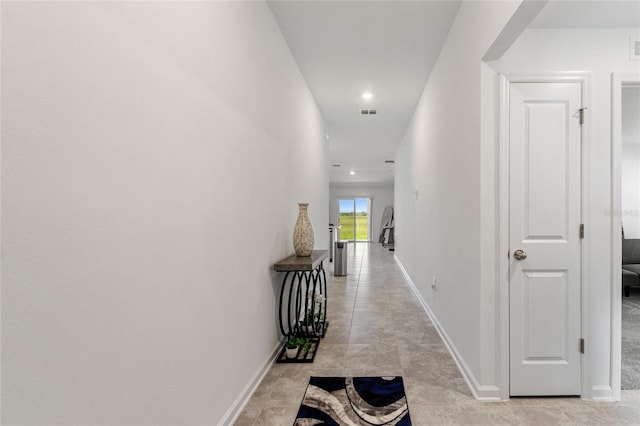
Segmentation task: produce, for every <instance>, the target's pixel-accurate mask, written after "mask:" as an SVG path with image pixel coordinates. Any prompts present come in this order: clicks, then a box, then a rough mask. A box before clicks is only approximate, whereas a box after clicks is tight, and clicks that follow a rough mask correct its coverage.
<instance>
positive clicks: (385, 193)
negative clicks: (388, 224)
mask: <svg viewBox="0 0 640 426" xmlns="http://www.w3.org/2000/svg"><path fill="white" fill-rule="evenodd" d="M340 198H373V200H372V202H371V220H372V238H371V240H372V241H374V242H377V241H378V238H379V236H380V225H381V223H382V214H383V213H384V209H385V208H386V207H387V206H391V207H393V187H392V186H387V185H367V184H332V185H331V186H330V187H329V222H330V223H333V224H336V225H337V224H339V223H340V217H339V215H338V199H340Z"/></svg>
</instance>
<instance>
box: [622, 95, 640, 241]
mask: <svg viewBox="0 0 640 426" xmlns="http://www.w3.org/2000/svg"><path fill="white" fill-rule="evenodd" d="M622 110H623V111H624V113H623V116H622V170H621V172H622V176H621V179H622V191H621V204H622V212H621V214H622V225H623V226H624V231H625V237H626V238H640V131H639V130H640V87H638V86H630V87H624V88H623V89H622Z"/></svg>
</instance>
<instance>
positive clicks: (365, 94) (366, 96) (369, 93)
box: [362, 92, 373, 100]
mask: <svg viewBox="0 0 640 426" xmlns="http://www.w3.org/2000/svg"><path fill="white" fill-rule="evenodd" d="M372 98H373V93H371V92H364V93H363V94H362V99H367V100H369V99H372Z"/></svg>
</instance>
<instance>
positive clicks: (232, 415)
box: [218, 341, 282, 426]
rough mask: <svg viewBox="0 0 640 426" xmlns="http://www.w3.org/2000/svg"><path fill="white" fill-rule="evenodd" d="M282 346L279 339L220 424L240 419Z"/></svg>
mask: <svg viewBox="0 0 640 426" xmlns="http://www.w3.org/2000/svg"><path fill="white" fill-rule="evenodd" d="M281 347H282V342H280V341H278V343H277V344H276V346H275V347H274V348H273V350H272V351H271V356H270V357H269V359H267V360H266V361H265V362H264V364H262V367H260V368H259V369H258V370H257V371H256V372H255V373H254V374H253V376H251V379H250V380H249V382H248V383H247V385H246V386H245V387H244V389H242V392H240V395H238V397H237V398H236V399H235V401H233V404H231V407H229V409H228V410H227V412H226V413H224V416H222V419H220V421H219V422H218V426H225V425H232V424H234V423H235V422H236V420H238V417H239V416H240V413H241V412H242V410H243V409H244V407H246V405H247V403H248V402H249V400H250V399H251V396H252V395H253V394H254V393H255V391H256V390H257V389H258V387H259V386H260V383H262V381H263V380H264V378H265V376H266V375H267V373H268V372H269V370H270V369H271V366H272V365H273V363H274V362H276V358H278V353H279V352H280V348H281Z"/></svg>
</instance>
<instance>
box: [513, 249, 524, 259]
mask: <svg viewBox="0 0 640 426" xmlns="http://www.w3.org/2000/svg"><path fill="white" fill-rule="evenodd" d="M513 257H514V258H515V259H516V260H525V259H526V258H527V253H526V252H525V251H524V250H520V249H518V250H516V251H514V252H513Z"/></svg>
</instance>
